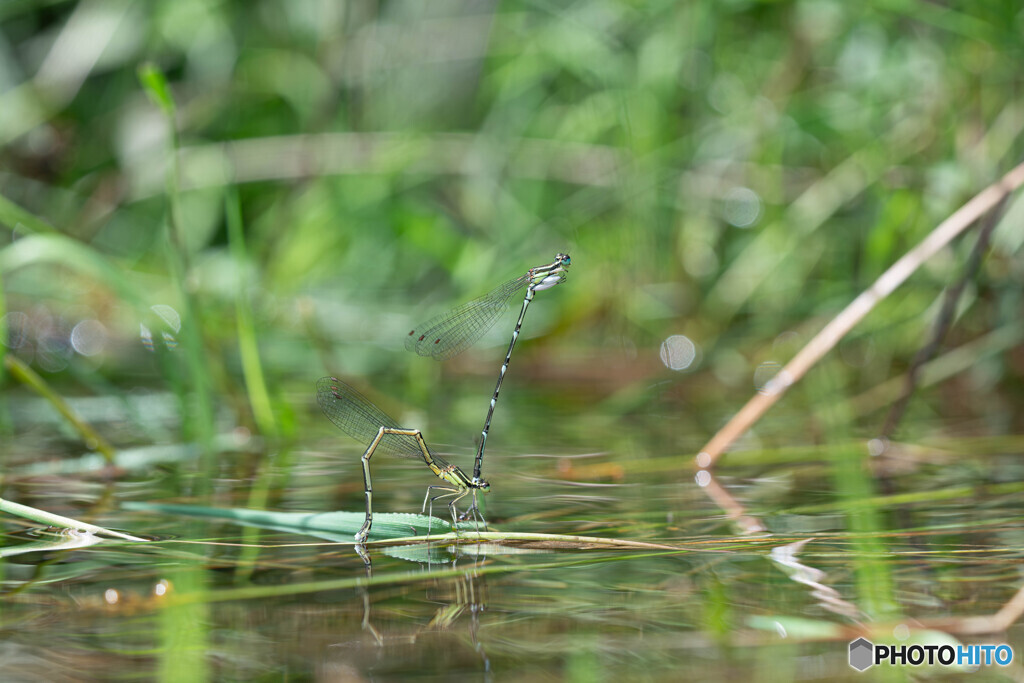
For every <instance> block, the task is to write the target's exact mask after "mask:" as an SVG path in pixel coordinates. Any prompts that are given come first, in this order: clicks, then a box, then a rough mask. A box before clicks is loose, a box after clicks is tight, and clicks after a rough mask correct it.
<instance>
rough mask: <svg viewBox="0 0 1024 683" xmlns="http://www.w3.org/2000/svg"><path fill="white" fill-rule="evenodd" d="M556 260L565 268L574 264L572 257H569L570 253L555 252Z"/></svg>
mask: <svg viewBox="0 0 1024 683" xmlns="http://www.w3.org/2000/svg"><path fill="white" fill-rule="evenodd" d="M555 262H556V263H559V264H560V265H561V266H562V267H563V268H568V267H569V266H571V265H572V259H570V258H569V255H568V254H555Z"/></svg>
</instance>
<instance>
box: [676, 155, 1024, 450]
mask: <svg viewBox="0 0 1024 683" xmlns="http://www.w3.org/2000/svg"><path fill="white" fill-rule="evenodd" d="M1022 184H1024V164H1020V165H1018V166H1016V167H1015V168H1014V169H1013V170H1012V171H1010V172H1009V173H1007V174H1006V175H1004V176H1003V177H1002V178H1000V179H999V180H998V181H997V182H995V183H993V184H992V185H989V186H988V187H986V188H985V189H984V190H982V191H981V192H979V193H978V194H977V195H975V196H974V198H973V199H971V200H970V201H968V202H967V203H966V204H964V205H963V206H962V207H960V208H959V209H957V211H955V212H954V213H953V214H952V215H951V216H950V217H949V218H947V219H946V220H944V221H943V222H942V223H940V224H939V225H938V226H937V227H936V228H935V229H934V230H933V231H932V232H931V233H930V234H929V235H928V236H927V237H926V238H925V239H924V240H923V241H922V242H921V243H920V244H918V245H917V246H916V247H914V248H913V249H911V250H910V251H909V252H907V253H906V254H904V255H903V257H902V258H900V259H899V260H898V261H896V263H894V264H893V265H892V266H891V267H890V268H889V269H888V270H887V271H885V272H884V273H882V275H881V276H880V277H879V278H878V279H877V280H875V282H874V284H872V285H871V286H870V287H869V288H868V289H866V290H865V291H864V292H862V293H861V294H860V295H859V296H858V297H857V298H856V299H854V300H853V301H852V302H850V304H849V305H848V306H847V307H846V308H845V309H843V310H842V312H840V313H839V315H837V316H836V317H835V318H833V319H832V320H831V321H830V322H829V323H828V324H827V325H825V327H824V328H823V329H822V330H821V332H819V333H818V334H817V335H815V337H814V338H813V339H811V341H810V342H808V343H807V345H806V346H804V347H803V348H802V349H800V351H799V353H797V354H796V356H794V357H793V359H792V360H791V361H789V363H787V364H786V366H785V367H783V368H782V370H780V371H779V373H778V374H777V375H776V376H775V377H774V378H773V379H772V380H771V381H770V382H768V384H766V385H765V387H764V389H762V390H761V391H760V392H758V393H757V394H755V395H754V396H753V397H752V398H751V399H750V400H749V401H747V403H746V405H744V406H743V408H741V409H740V411H739V412H738V413H736V415H734V416H733V418H732V419H731V420H729V422H728V423H726V425H725V426H724V427H722V428H721V429H720V430H718V432H717V433H716V434H715V435H714V436H713V437H712V438H711V440H710V441H708V443H707V444H705V446H704V448H702V449H701V450H700V452H699V453H698V454H697V457H696V459H695V461H696V465H697V467H698V468H702V469H703V468H708V467H711V466H712V465H713V464H714V463H715V461H716V460H718V458H720V457H721V456H722V454H723V453H724V452H725V449H727V448H728V447H729V446H730V445H732V444H733V443H734V442H735V441H736V440H737V439H738V438H739V437H740V436H742V435H743V434H744V433H745V432H746V431H747V430H748V429H750V427H751V426H753V424H754V423H755V422H757V420H758V419H760V417H761V416H762V415H764V413H765V412H767V411H768V409H769V408H771V407H772V406H773V405H774V404H775V402H776V401H778V400H779V399H780V398H781V397H782V395H783V394H785V393H786V390H788V389H789V387H791V386H792V385H793V384H795V383H796V382H798V381H799V380H800V379H801V378H802V377H803V376H804V375H805V374H806V373H807V371H808V370H810V369H811V367H813V366H814V364H815V363H817V362H818V361H819V360H821V358H822V357H823V356H824V355H825V354H826V353H828V352H829V351H830V350H832V348H834V347H835V345H836V344H838V343H839V340H840V339H842V338H843V337H844V336H845V335H846V334H847V333H848V332H849V331H850V330H851V329H853V327H854V326H855V325H856V324H857V323H858V322H860V321H861V320H862V319H863V318H864V317H865V316H866V315H867V314H868V313H870V312H871V310H872V309H873V308H874V307H875V306H876V305H877V304H878V302H879V301H881V300H882V299H884V298H885V297H887V296H889V294H891V293H892V292H893V291H895V289H896V288H897V287H899V286H900V285H901V284H903V282H904V281H906V279H907V278H908V277H910V276H911V275H912V274H913V273H914V271H916V270H917V269H918V268H919V267H920V266H921V264H923V263H925V262H926V261H927V260H928V259H930V258H931V257H932V256H934V255H935V254H936V253H937V252H938V251H939V250H940V249H942V248H943V247H945V246H946V245H947V244H949V242H950V241H951V240H952V239H953V238H954V237H956V236H957V235H959V234H960V233H961V232H963V231H964V230H966V229H967V228H968V227H970V226H971V225H972V224H973V223H974V221H976V220H978V218H979V217H981V216H983V215H985V214H986V213H987V212H988V211H990V210H991V209H992V207H994V206H995V205H996V204H998V203H999V202H1000V201H1002V200H1003V198H1004V197H1006V196H1007V195H1008V194H1009V193H1010V192H1013V191H1014V190H1016V189H1017V188H1018V187H1020V186H1021V185H1022Z"/></svg>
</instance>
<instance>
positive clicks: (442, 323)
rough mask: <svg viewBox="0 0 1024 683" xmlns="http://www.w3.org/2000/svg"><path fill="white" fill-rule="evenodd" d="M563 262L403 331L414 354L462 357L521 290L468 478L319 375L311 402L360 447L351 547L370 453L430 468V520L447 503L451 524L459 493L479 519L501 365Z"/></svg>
mask: <svg viewBox="0 0 1024 683" xmlns="http://www.w3.org/2000/svg"><path fill="white" fill-rule="evenodd" d="M570 265H571V261H570V259H569V255H568V254H556V255H555V260H554V261H553V262H551V263H549V264H547V265H543V266H537V267H534V268H530V269H529V270H528V271H526V273H525V274H523V275H521V276H519V277H517V278H514V279H512V280H509V281H508V282H504V283H502V284H500V285H498V286H497V287H495V288H494V289H493V290H491V291H490V292H488V293H487V294H485V295H483V296H481V297H478V298H476V299H473V300H472V301H468V302H466V303H465V304H462V305H461V306H458V307H456V308H454V309H452V310H450V311H448V312H446V313H443V314H441V315H439V316H437V317H435V318H432V319H430V320H429V321H427V322H426V323H424V324H423V325H420V326H418V327H416V328H414V329H413V330H412V331H410V332H409V334H408V337H407V339H406V344H405V346H406V348H407V349H409V350H410V351H415V352H416V353H418V354H419V355H421V356H430V357H432V358H435V359H437V360H446V359H448V358H451V357H452V356H455V355H457V354H459V353H462V352H463V351H465V350H466V349H467V348H469V347H470V346H471V345H472V344H473V343H474V342H476V341H477V340H478V339H480V337H482V336H483V335H484V333H486V332H487V330H489V329H490V328H491V327H492V326H493V325H494V323H495V322H496V321H497V320H498V317H499V316H500V315H501V313H502V312H504V311H505V310H506V309H507V308H508V301H509V299H510V298H511V296H512V295H513V294H515V293H516V292H518V291H519V290H521V289H522V288H523V287H526V296H525V298H524V299H523V308H522V310H521V311H520V312H519V319H518V320H517V321H516V326H515V329H514V330H513V331H512V340H511V341H510V342H509V345H508V352H507V353H506V354H505V361H504V363H502V365H501V370H500V371H499V372H498V382H497V384H496V385H495V387H494V394H493V395H492V396H491V403H490V406H489V407H488V409H487V418H486V419H485V420H484V426H483V429H482V430H481V433H480V445H479V446H478V448H477V453H476V459H475V461H474V463H473V477H472V478H470V477H467V476H466V474H465V473H464V472H463V471H462V470H461V469H459V468H458V467H456V466H455V465H450V464H448V463H447V462H445V461H444V460H443V459H441V458H440V457H438V456H436V455H434V454H433V453H431V452H430V449H429V448H427V444H426V442H424V440H423V435H422V434H421V433H420V431H419V430H418V429H407V428H403V427H401V426H399V424H398V423H397V422H396V421H395V420H394V419H392V418H391V417H389V416H388V415H387V414H386V413H385V412H384V411H382V410H381V409H379V408H378V407H377V406H375V405H374V404H373V403H371V402H370V401H369V399H367V398H366V397H365V396H363V395H362V394H360V393H359V392H358V391H356V390H355V389H353V388H352V387H350V386H348V385H347V384H345V383H344V382H342V381H341V380H339V379H337V378H334V377H324V378H322V379H320V380H319V381H317V384H316V387H317V393H316V396H317V402H318V403H319V404H320V408H321V409H323V411H324V414H325V415H327V417H328V419H330V421H331V422H333V423H334V424H335V425H336V426H337V427H338V428H339V429H341V430H342V431H343V432H345V433H346V434H348V435H349V436H351V437H352V438H353V439H355V440H357V441H360V442H363V443H367V444H368V445H367V447H366V451H365V452H364V453H363V457H362V463H363V488H364V491H365V494H366V520H365V521H364V522H363V526H362V528H361V529H360V530H359V532H358V533H357V534H356V535H355V539H356V541H357V542H359V543H361V542H363V541H365V540H366V537H367V535H368V534H369V532H370V526H371V525H372V523H373V509H372V499H373V487H372V483H371V480H370V458H371V457H372V456H373V454H374V453H375V452H376V451H377V450H381V451H384V452H386V453H390V454H392V455H397V456H400V457H405V458H415V459H417V460H423V462H424V464H426V466H427V467H429V468H430V471H431V472H433V473H434V474H435V475H436V476H437V477H438V478H439V479H441V480H442V481H443V482H445V483H444V484H442V485H434V486H429V487H427V494H426V496H425V497H424V499H423V512H427V509H428V507H429V508H430V512H429V514H431V515H432V514H433V503H434V501H435V500H439V499H444V498H448V499H449V501H448V509H449V511H450V512H451V516H452V522H453V524H457V523H458V520H459V515H458V511H457V510H456V503H458V502H459V501H460V500H461V499H462V498H465V497H466V496H467V495H472V497H473V503H472V504H471V505H470V507H469V508H468V509H467V510H466V512H465V513H464V514H463V515H462V518H464V519H466V518H469V519H474V520H477V521H480V522H483V521H484V520H483V518H482V516H481V514H480V510H479V508H478V506H477V491H487V490H488V489H489V488H490V485H489V484H488V483H487V482H486V481H484V479H483V478H482V477H481V470H482V469H483V458H484V448H485V447H486V445H487V434H488V432H489V431H490V427H491V418H492V417H493V415H494V407H495V405H496V404H497V402H498V393H499V391H500V390H501V382H502V380H503V379H504V378H505V373H506V371H507V370H508V365H509V361H511V359H512V350H513V349H514V348H515V345H516V340H517V339H518V338H519V332H520V330H521V328H522V326H523V318H525V317H526V309H527V308H528V307H529V306H530V302H531V301H533V297H534V294H535V293H536V292H541V291H544V290H545V289H550V288H552V287H554V286H555V285H557V284H559V283H560V282H564V281H565V276H566V272H567V269H568V267H569V266H570ZM432 494H436V495H432ZM485 524H486V522H485Z"/></svg>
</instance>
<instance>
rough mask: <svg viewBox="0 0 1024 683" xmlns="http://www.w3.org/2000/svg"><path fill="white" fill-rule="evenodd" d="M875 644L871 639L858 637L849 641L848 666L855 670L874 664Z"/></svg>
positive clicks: (862, 669)
mask: <svg viewBox="0 0 1024 683" xmlns="http://www.w3.org/2000/svg"><path fill="white" fill-rule="evenodd" d="M874 654H875V646H874V645H872V644H871V641H869V640H866V639H864V638H858V639H857V640H855V641H853V642H852V643H850V666H852V667H853V668H854V669H856V670H857V671H864V670H865V669H867V668H868V667H870V666H872V665H873V664H874V661H872V660H874V658H875V657H874Z"/></svg>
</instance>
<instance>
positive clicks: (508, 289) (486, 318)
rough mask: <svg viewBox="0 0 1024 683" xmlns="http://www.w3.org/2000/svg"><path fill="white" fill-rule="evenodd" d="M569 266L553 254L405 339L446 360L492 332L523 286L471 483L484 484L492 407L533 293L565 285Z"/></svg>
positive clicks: (563, 256) (417, 349)
mask: <svg viewBox="0 0 1024 683" xmlns="http://www.w3.org/2000/svg"><path fill="white" fill-rule="evenodd" d="M570 265H572V261H571V260H570V259H569V255H568V254H555V260H554V261H553V262H551V263H549V264H547V265H545V266H536V267H534V268H530V269H529V270H528V271H526V273H525V274H523V275H520V276H519V277H517V278H514V279H512V280H509V281H508V282H504V283H502V284H500V285H498V286H497V287H495V288H494V289H492V290H491V291H490V292H488V293H487V294H484V295H483V296H481V297H478V298H476V299H473V300H472V301H467V302H466V303H464V304H462V305H461V306H458V307H456V308H453V309H452V310H450V311H448V312H446V313H442V314H441V315H439V316H437V317H436V318H431V319H430V320H429V321H427V322H425V323H423V324H422V325H419V326H418V327H416V328H414V329H413V330H411V331H410V332H409V335H408V337H407V338H406V340H405V348H407V349H409V350H410V351H415V352H416V353H418V354H419V355H421V356H431V357H432V358H435V359H437V360H447V359H448V358H451V357H452V356H456V355H458V354H460V353H462V352H463V351H465V350H466V349H467V348H469V347H470V346H471V345H472V344H473V343H474V342H476V341H477V340H478V339H480V337H482V336H483V335H484V333H485V332H487V330H489V329H491V327H492V326H493V325H494V323H495V322H496V321H497V320H498V317H499V316H500V315H501V314H502V313H503V312H504V311H505V310H506V309H507V308H508V300H509V299H510V298H511V297H512V295H513V294H515V293H516V292H518V291H519V290H520V289H522V288H523V287H526V297H525V298H524V299H523V309H522V310H521V311H520V312H519V320H518V321H516V327H515V329H514V330H512V341H510V342H509V344H508V353H506V354H505V362H504V363H502V365H501V370H500V371H499V372H498V383H497V384H495V385H494V394H493V395H492V396H491V405H490V407H489V408H488V409H487V419H486V420H485V421H484V428H483V430H481V432H480V445H479V447H478V448H477V452H476V460H475V461H474V463H473V479H472V480H471V482H473V483H480V482H483V480H482V479H481V478H480V471H481V469H483V463H484V448H485V447H486V446H487V433H488V432H489V431H490V429H491V416H493V415H494V406H495V405H497V403H498V392H499V391H500V390H501V381H502V380H503V379H505V372H506V371H507V370H508V364H509V361H511V360H512V349H514V348H515V346H516V339H518V338H519V330H520V328H522V326H523V318H525V317H526V309H527V308H528V307H529V306H530V302H531V301H533V295H534V293H535V292H542V291H544V290H545V289H551V288H552V287H554V286H555V285H557V284H559V283H561V282H565V277H566V273H567V271H568V268H569V266H570Z"/></svg>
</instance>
